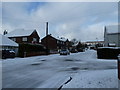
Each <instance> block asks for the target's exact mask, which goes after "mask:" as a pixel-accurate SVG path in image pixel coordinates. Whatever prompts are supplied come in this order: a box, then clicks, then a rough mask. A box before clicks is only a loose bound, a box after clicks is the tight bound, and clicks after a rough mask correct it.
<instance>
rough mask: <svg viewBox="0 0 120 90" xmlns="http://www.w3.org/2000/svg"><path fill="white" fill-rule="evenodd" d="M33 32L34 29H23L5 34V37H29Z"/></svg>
mask: <svg viewBox="0 0 120 90" xmlns="http://www.w3.org/2000/svg"><path fill="white" fill-rule="evenodd" d="M34 31H35V30H34V29H31V30H30V29H29V30H24V29H15V30H14V31H11V32H10V33H8V34H6V35H5V36H7V37H21V36H30V35H31V34H32V33H33V32H34Z"/></svg>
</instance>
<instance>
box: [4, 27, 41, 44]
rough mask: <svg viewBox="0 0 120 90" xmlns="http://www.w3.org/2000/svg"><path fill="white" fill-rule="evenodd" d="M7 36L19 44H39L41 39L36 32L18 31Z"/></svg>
mask: <svg viewBox="0 0 120 90" xmlns="http://www.w3.org/2000/svg"><path fill="white" fill-rule="evenodd" d="M5 36H7V37H8V38H10V39H11V40H13V41H15V42H17V43H39V39H40V37H39V35H38V33H37V31H36V30H24V29H17V30H14V31H12V32H10V33H8V34H6V35H5Z"/></svg>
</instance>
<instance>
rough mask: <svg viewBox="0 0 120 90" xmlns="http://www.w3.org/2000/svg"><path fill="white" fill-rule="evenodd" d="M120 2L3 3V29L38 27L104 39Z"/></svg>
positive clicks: (81, 37)
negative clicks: (105, 28) (107, 27)
mask: <svg viewBox="0 0 120 90" xmlns="http://www.w3.org/2000/svg"><path fill="white" fill-rule="evenodd" d="M117 4H118V3H117V2H76V3H75V2H19V3H18V2H3V3H2V30H1V31H0V33H2V32H3V30H5V29H7V30H8V32H10V31H12V30H14V29H20V28H24V29H36V30H37V31H38V32H39V35H40V38H43V37H44V36H45V22H47V21H48V22H49V34H52V35H53V36H55V37H57V36H60V37H66V38H68V39H73V38H76V39H78V40H81V41H87V40H96V38H98V39H99V40H103V36H104V31H103V28H104V26H105V25H111V24H116V23H117V22H118V6H117Z"/></svg>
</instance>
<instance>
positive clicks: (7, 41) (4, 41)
mask: <svg viewBox="0 0 120 90" xmlns="http://www.w3.org/2000/svg"><path fill="white" fill-rule="evenodd" d="M0 40H2V41H0V46H16V47H18V44H17V43H16V42H14V41H12V40H10V39H9V38H7V37H5V36H3V35H1V34H0Z"/></svg>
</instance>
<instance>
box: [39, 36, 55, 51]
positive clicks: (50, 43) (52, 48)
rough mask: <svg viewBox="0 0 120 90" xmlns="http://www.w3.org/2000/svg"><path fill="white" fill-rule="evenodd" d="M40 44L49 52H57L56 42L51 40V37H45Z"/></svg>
mask: <svg viewBox="0 0 120 90" xmlns="http://www.w3.org/2000/svg"><path fill="white" fill-rule="evenodd" d="M46 40H47V42H46ZM41 43H42V44H43V45H44V46H48V49H50V50H57V40H56V39H54V38H52V37H51V36H47V37H45V38H44V39H42V40H41Z"/></svg>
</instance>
